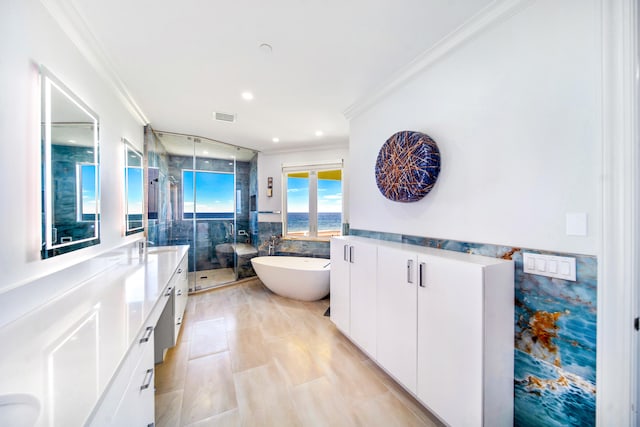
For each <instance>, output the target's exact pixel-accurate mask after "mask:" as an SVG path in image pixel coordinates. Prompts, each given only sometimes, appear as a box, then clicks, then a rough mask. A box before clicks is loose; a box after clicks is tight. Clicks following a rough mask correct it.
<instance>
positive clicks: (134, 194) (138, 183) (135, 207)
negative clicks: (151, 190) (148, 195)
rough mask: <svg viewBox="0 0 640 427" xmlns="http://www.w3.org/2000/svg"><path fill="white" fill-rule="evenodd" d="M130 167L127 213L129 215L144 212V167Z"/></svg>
mask: <svg viewBox="0 0 640 427" xmlns="http://www.w3.org/2000/svg"><path fill="white" fill-rule="evenodd" d="M127 169H128V179H127V211H128V212H127V213H128V214H129V215H135V214H141V213H142V168H136V167H131V168H127Z"/></svg>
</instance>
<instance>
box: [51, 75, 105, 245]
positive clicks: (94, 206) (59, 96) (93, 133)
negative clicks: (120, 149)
mask: <svg viewBox="0 0 640 427" xmlns="http://www.w3.org/2000/svg"><path fill="white" fill-rule="evenodd" d="M40 72H41V84H42V127H41V140H42V184H43V200H42V218H43V221H42V258H49V257H52V256H55V255H60V254H63V253H67V252H71V251H74V250H77V249H81V248H84V247H87V246H91V245H96V244H98V243H100V162H99V152H98V116H97V114H95V113H94V112H93V111H92V110H91V109H90V108H89V107H88V106H87V105H86V104H84V103H83V102H82V101H81V100H80V99H79V98H78V97H77V96H75V95H74V94H73V92H71V90H69V89H68V88H67V87H66V86H65V85H64V84H62V83H61V82H60V81H59V80H58V79H57V78H55V77H54V76H53V75H52V74H51V73H50V72H49V70H47V69H46V68H44V67H41V69H40Z"/></svg>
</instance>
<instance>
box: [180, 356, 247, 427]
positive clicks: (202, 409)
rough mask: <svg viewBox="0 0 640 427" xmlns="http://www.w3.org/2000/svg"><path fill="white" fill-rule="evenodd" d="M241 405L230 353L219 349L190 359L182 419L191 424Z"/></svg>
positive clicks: (183, 421)
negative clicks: (216, 351) (214, 352)
mask: <svg viewBox="0 0 640 427" xmlns="http://www.w3.org/2000/svg"><path fill="white" fill-rule="evenodd" d="M237 406H238V404H237V401H236V393H235V386H234V383H233V374H232V373H231V362H230V360H229V353H228V352H224V353H217V354H212V355H210V356H204V357H200V358H198V359H193V360H190V361H189V364H188V366H187V379H186V381H185V386H184V393H183V400H182V416H181V423H182V424H183V425H184V424H189V423H193V422H196V421H200V420H203V419H205V418H209V417H212V416H214V415H218V414H221V413H223V412H226V411H229V410H231V409H234V408H236V407H237Z"/></svg>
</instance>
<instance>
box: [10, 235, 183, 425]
mask: <svg viewBox="0 0 640 427" xmlns="http://www.w3.org/2000/svg"><path fill="white" fill-rule="evenodd" d="M188 248H189V247H188V246H174V247H171V249H173V250H167V249H169V247H167V248H162V250H161V251H158V252H157V253H151V252H150V253H149V254H147V256H146V258H145V257H138V256H137V254H136V256H134V257H129V256H127V255H120V258H121V259H119V260H118V262H117V263H116V264H115V265H114V266H112V267H110V268H109V269H107V270H105V271H103V272H102V273H100V274H98V275H97V276H95V277H92V278H91V279H89V280H88V281H86V282H83V283H81V284H78V286H75V287H74V288H72V289H71V290H69V291H68V292H66V293H65V294H63V295H61V296H58V297H57V298H55V299H54V300H52V301H50V302H48V303H47V304H46V305H43V306H42V307H40V308H38V309H36V310H34V311H32V312H30V313H29V314H27V315H25V316H23V317H22V318H19V319H17V320H15V321H13V322H11V323H9V324H8V325H6V326H4V327H2V328H1V329H0V342H1V343H2V351H1V352H0V396H1V395H5V394H14V393H27V394H30V395H33V396H35V397H36V398H37V399H38V400H39V401H40V406H41V409H40V417H39V419H38V422H37V424H36V425H37V426H48V427H58V426H64V427H73V426H81V425H83V424H84V423H85V421H86V419H87V417H88V416H89V415H90V413H91V411H92V410H93V409H94V407H95V406H96V404H97V403H98V401H99V399H100V398H101V396H102V394H103V393H104V391H105V390H106V388H107V385H108V384H109V382H110V381H111V380H112V378H113V377H114V375H115V374H116V372H117V370H118V368H119V366H120V364H121V362H122V361H123V360H124V358H125V356H126V355H127V353H128V351H129V349H130V348H131V347H132V344H133V342H134V340H135V338H136V337H137V336H138V335H139V333H140V332H141V331H142V330H144V328H145V326H146V322H147V319H148V318H149V315H150V314H151V312H152V311H153V309H154V307H155V306H156V305H157V304H158V302H159V301H160V297H161V296H163V294H164V289H165V287H166V286H167V284H168V282H169V280H170V279H171V276H172V275H173V273H174V272H175V269H176V268H177V266H178V264H179V263H180V261H181V260H182V258H183V257H184V255H185V254H186V253H187V251H188Z"/></svg>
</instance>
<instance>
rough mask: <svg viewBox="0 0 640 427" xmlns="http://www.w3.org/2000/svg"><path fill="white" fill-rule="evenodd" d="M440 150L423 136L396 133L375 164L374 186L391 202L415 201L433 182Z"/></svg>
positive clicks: (412, 133)
mask: <svg viewBox="0 0 640 427" xmlns="http://www.w3.org/2000/svg"><path fill="white" fill-rule="evenodd" d="M439 173H440V150H438V145H437V144H436V142H435V141H434V140H433V139H431V137H429V135H426V134H424V133H420V132H412V131H407V130H405V131H402V132H396V133H394V134H393V135H391V137H390V138H389V139H387V142H385V143H384V145H383V146H382V148H381V149H380V152H379V153H378V159H377V161H376V184H378V189H379V190H380V192H381V193H382V195H383V196H384V197H386V198H387V199H389V200H393V201H394V202H417V201H418V200H420V199H422V198H423V197H424V196H425V195H426V194H427V193H428V192H429V191H431V189H432V188H433V186H434V185H435V183H436V180H437V179H438V174H439Z"/></svg>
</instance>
